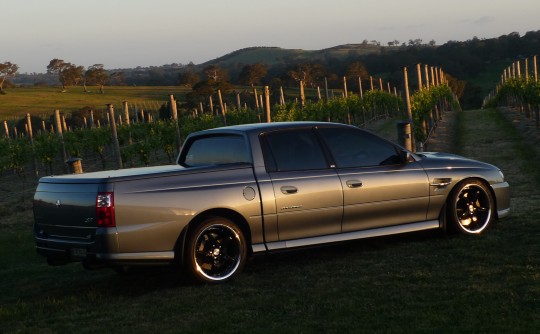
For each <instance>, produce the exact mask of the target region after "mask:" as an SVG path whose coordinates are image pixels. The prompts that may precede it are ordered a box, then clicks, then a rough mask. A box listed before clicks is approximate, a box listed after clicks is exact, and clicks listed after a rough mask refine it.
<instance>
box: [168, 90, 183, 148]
mask: <svg viewBox="0 0 540 334" xmlns="http://www.w3.org/2000/svg"><path fill="white" fill-rule="evenodd" d="M169 101H170V105H171V117H172V120H173V122H174V128H175V131H176V152H177V153H179V152H180V146H181V145H182V137H181V136H180V126H179V124H178V109H177V108H176V100H175V98H174V95H172V94H170V95H169Z"/></svg>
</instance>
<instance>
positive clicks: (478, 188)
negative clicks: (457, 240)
mask: <svg viewBox="0 0 540 334" xmlns="http://www.w3.org/2000/svg"><path fill="white" fill-rule="evenodd" d="M448 218H449V223H450V224H451V226H452V227H453V229H454V230H455V231H457V232H459V233H462V234H480V233H482V232H483V231H484V230H486V229H487V228H488V227H489V226H490V225H491V223H492V222H493V220H494V219H495V206H494V201H493V195H492V194H491V192H490V191H489V189H488V188H487V187H486V185H485V184H484V183H482V182H481V181H479V180H464V181H462V182H461V183H459V184H458V185H457V186H456V188H455V189H454V190H453V191H452V194H451V195H450V198H449V202H448Z"/></svg>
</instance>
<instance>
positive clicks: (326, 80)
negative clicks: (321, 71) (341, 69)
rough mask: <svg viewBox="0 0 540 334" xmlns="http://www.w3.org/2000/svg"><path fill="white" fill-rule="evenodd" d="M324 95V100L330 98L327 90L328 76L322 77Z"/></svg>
mask: <svg viewBox="0 0 540 334" xmlns="http://www.w3.org/2000/svg"><path fill="white" fill-rule="evenodd" d="M324 95H325V97H326V102H328V100H329V99H330V94H329V92H328V78H327V77H324Z"/></svg>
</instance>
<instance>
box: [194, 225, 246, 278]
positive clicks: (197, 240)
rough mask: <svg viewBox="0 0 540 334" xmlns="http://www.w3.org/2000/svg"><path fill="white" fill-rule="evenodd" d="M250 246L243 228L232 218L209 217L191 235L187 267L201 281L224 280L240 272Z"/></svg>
mask: <svg viewBox="0 0 540 334" xmlns="http://www.w3.org/2000/svg"><path fill="white" fill-rule="evenodd" d="M246 258H247V246H246V239H245V238H244V235H243V233H242V231H241V230H240V229H239V228H238V226H236V225H235V224H234V223H233V222H231V221H230V220H228V219H225V218H221V217H216V218H210V219H207V220H205V221H204V222H203V223H202V224H200V225H198V226H196V227H195V229H194V230H193V231H192V232H191V233H190V234H189V236H188V240H187V242H186V249H185V261H184V263H185V266H186V270H187V272H188V273H189V274H190V275H191V277H192V278H193V279H194V280H195V281H197V282H201V283H221V282H225V281H228V280H231V279H232V278H234V277H235V276H236V275H238V274H239V273H240V272H241V271H242V269H243V268H244V265H245V263H246Z"/></svg>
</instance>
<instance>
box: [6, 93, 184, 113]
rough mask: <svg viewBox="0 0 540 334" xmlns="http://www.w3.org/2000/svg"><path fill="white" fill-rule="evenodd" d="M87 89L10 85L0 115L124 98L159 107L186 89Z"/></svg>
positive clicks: (66, 109)
mask: <svg viewBox="0 0 540 334" xmlns="http://www.w3.org/2000/svg"><path fill="white" fill-rule="evenodd" d="M88 90H89V91H90V92H89V93H85V92H84V89H83V87H68V88H67V89H66V91H65V92H62V89H61V88H58V87H46V88H40V87H31V88H12V89H7V90H6V92H7V94H5V95H0V115H2V118H8V119H9V118H19V117H21V116H24V115H26V114H27V113H30V114H32V115H38V116H41V115H52V114H53V113H54V110H56V109H60V111H62V112H66V113H67V112H72V111H75V110H79V109H80V108H83V107H87V106H91V107H95V108H100V109H105V108H106V105H107V104H109V103H112V104H113V105H114V106H115V107H116V108H121V106H122V101H128V102H129V103H130V105H131V106H137V108H138V109H139V110H140V109H141V108H143V109H159V107H160V106H161V104H162V103H165V102H167V101H168V100H169V95H170V94H174V95H175V96H176V98H177V99H178V98H179V97H180V96H183V94H185V93H186V91H187V90H186V89H185V88H182V87H177V86H171V87H162V86H160V87H121V86H115V87H105V93H104V94H100V93H99V89H98V88H97V87H88ZM0 120H2V119H0Z"/></svg>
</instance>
